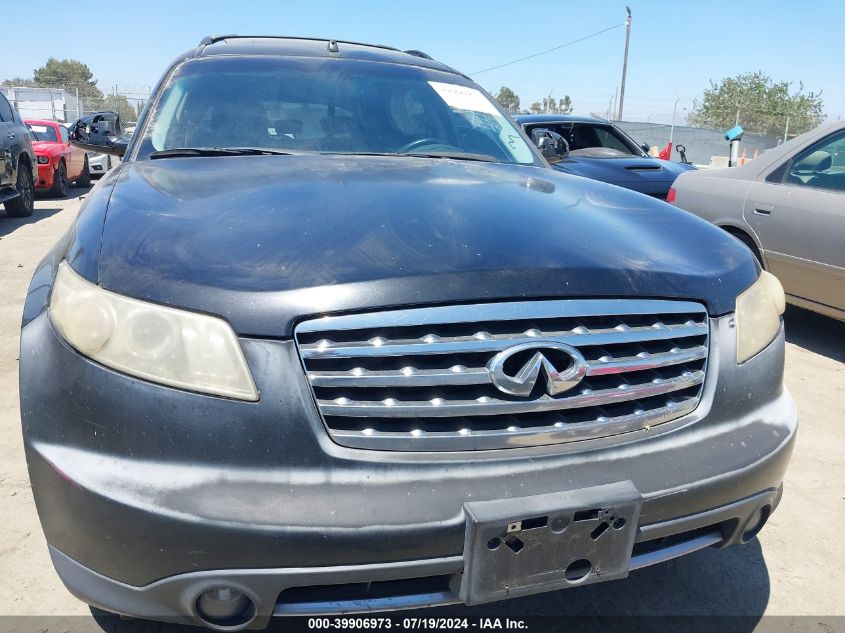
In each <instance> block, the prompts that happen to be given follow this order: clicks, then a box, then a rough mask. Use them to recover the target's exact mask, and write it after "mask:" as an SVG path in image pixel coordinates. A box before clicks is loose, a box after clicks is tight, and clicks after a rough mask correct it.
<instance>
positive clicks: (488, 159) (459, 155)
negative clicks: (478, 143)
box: [399, 152, 496, 163]
mask: <svg viewBox="0 0 845 633" xmlns="http://www.w3.org/2000/svg"><path fill="white" fill-rule="evenodd" d="M399 156H414V157H416V158H451V159H452V160H474V161H478V162H481V163H495V162H496V159H495V158H494V157H493V156H488V155H487V154H475V153H473V152H410V153H408V154H399Z"/></svg>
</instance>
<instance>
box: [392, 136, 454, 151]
mask: <svg viewBox="0 0 845 633" xmlns="http://www.w3.org/2000/svg"><path fill="white" fill-rule="evenodd" d="M426 145H442V146H444V147H449V148H451V149H454V150H456V151H458V152H460V151H461V148H460V147H455V146H454V145H452V144H451V143H447V142H446V141H444V140H442V139H439V138H434V137H425V138H418V139H417V140H415V141H411V142H410V143H406V144H405V145H403V146H402V147H400V148H399V150H398V152H399V153H400V154H407V153H409V152H410V151H411V150H414V149H417V148H418V147H425V146H426Z"/></svg>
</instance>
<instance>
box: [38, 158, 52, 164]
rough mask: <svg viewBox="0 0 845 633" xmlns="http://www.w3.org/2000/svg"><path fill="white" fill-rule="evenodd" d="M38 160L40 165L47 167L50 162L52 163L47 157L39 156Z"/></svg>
mask: <svg viewBox="0 0 845 633" xmlns="http://www.w3.org/2000/svg"><path fill="white" fill-rule="evenodd" d="M37 160H38V164H39V165H46V164H47V163H49V162H50V159H49V158H47V157H46V156H39V157H38V158H37Z"/></svg>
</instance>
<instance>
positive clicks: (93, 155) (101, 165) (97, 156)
mask: <svg viewBox="0 0 845 633" xmlns="http://www.w3.org/2000/svg"><path fill="white" fill-rule="evenodd" d="M117 161H118V159H117V158H116V157H113V156H111V155H110V154H103V153H101V152H94V151H91V152H88V165H89V168H90V169H91V177H92V178H98V179H99V178H102V177H103V176H104V175H105V174H106V172H108V171H109V170H110V169H111V168H112V164H113V163H115V162H117Z"/></svg>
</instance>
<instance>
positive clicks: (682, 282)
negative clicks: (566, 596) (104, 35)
mask: <svg viewBox="0 0 845 633" xmlns="http://www.w3.org/2000/svg"><path fill="white" fill-rule="evenodd" d="M150 103H151V104H152V105H151V106H150V107H149V108H148V109H147V112H146V113H145V114H144V116H143V117H142V120H141V121H139V123H138V127H137V130H136V132H135V134H134V135H133V137H132V139H131V140H129V141H127V140H126V139H124V138H121V137H118V136H106V137H105V138H102V139H100V140H99V141H97V143H98V144H99V147H100V148H101V151H103V152H110V153H113V154H116V155H123V157H124V161H123V162H122V163H121V164H120V165H119V166H117V167H116V168H115V169H113V170H112V171H111V172H109V174H108V175H107V176H106V178H105V180H104V181H102V182H101V183H100V184H99V185H98V186H97V187H95V188H94V189H93V190H92V191H91V194H90V195H89V196H88V198H87V200H86V201H85V203H84V206H83V207H82V209H81V210H80V213H79V216H78V217H77V218H76V220H75V223H74V225H73V226H72V230H71V231H69V233H68V234H67V236H66V237H65V238H64V239H63V240H62V241H61V242H60V243H59V244H57V245H56V246H55V248H54V249H53V250H52V252H51V253H50V254H49V255H48V256H47V258H46V259H45V260H44V261H43V262H42V264H41V265H40V266H39V268H38V269H37V271H36V272H35V275H34V277H33V282H32V285H31V287H30V291H29V294H28V296H27V301H26V305H25V309H24V318H23V329H22V333H21V355H20V358H21V360H20V403H21V415H22V418H23V428H24V443H25V447H26V452H27V459H28V466H29V473H30V479H31V483H32V491H33V494H34V497H35V500H36V504H37V506H38V511H39V516H40V519H41V523H42V526H43V529H44V532H45V534H46V537H47V541H48V543H49V549H50V554H51V556H52V560H53V564H54V565H55V567H56V570H57V571H58V574H59V576H60V577H61V578H62V580H63V581H64V583H65V584H66V586H67V587H68V588H69V589H70V591H71V592H72V593H73V594H74V595H76V596H78V597H79V598H81V599H82V600H85V601H86V602H88V603H90V604H92V605H96V606H97V607H99V608H101V609H105V610H108V611H112V612H118V613H123V614H127V615H133V616H139V617H145V618H155V619H164V620H171V621H177V622H187V623H194V624H206V625H210V626H217V627H221V628H222V627H226V630H236V629H240V628H245V627H251V628H261V627H263V626H265V625H267V623H268V621H269V618H270V617H271V615H286V614H312V615H313V614H330V613H348V612H355V611H363V612H366V613H370V612H371V611H373V610H379V609H397V608H408V607H419V606H428V605H436V604H446V603H453V602H459V601H460V602H464V603H467V604H479V603H483V602H488V601H491V600H499V599H504V598H509V597H516V596H521V595H526V594H530V593H535V592H539V591H549V590H552V589H560V588H564V587H571V586H575V585H583V584H589V583H593V582H599V581H605V580H613V579H616V578H622V577H624V576H626V575H627V574H628V572H629V570H631V569H637V568H640V567H644V566H646V565H651V564H654V563H657V562H660V561H664V560H668V559H670V558H674V557H676V556H680V555H683V554H687V553H690V552H692V551H695V550H698V549H700V548H703V547H707V546H714V547H722V546H726V545H729V544H733V543H742V542H747V541H749V540H750V539H752V538H754V535H755V534H757V532H758V531H759V530H760V529H761V528H762V527H763V525H764V524H765V522H766V520H767V519H768V517H769V515H770V514H771V512H772V511H773V510H774V509H775V507H776V506H777V504H778V502H779V500H780V497H781V490H782V488H781V482H782V480H783V476H784V471H785V469H786V465H787V462H788V460H789V456H790V452H791V450H792V446H793V441H794V437H795V429H796V412H795V408H794V406H793V404H792V401H791V400H790V397H789V395H788V394H787V392H786V391H785V390H784V388H783V385H782V373H783V354H784V335H783V327H782V321H781V317H780V313H781V312H782V310H783V304H782V299H783V295H782V290H781V289H780V288H779V286H778V284H777V281H776V280H775V279H774V278H773V277H772V276H771V275H769V274H768V273H765V272H762V273H761V271H760V268H759V266H758V264H757V262H756V260H755V259H754V257H753V256H752V255H751V253H749V252H748V250H747V249H746V248H745V247H744V246H742V245H741V244H739V243H738V242H737V241H736V240H734V239H733V238H731V237H730V236H729V235H726V234H725V233H724V232H723V231H721V230H719V229H717V228H716V227H713V226H712V225H710V224H708V223H706V222H704V221H702V220H700V219H698V218H696V217H694V216H693V215H691V214H688V213H679V212H678V211H677V210H676V209H672V208H670V207H669V206H668V205H666V204H664V203H662V202H659V201H657V200H652V199H649V198H648V197H646V196H640V195H637V194H634V193H632V192H630V191H626V190H624V189H620V188H618V187H612V186H609V185H606V184H604V183H600V182H595V181H591V180H587V179H584V178H577V177H573V176H569V175H567V174H563V173H559V172H557V171H555V170H553V169H550V168H549V166H548V163H547V162H546V161H544V160H543V159H542V157H541V155H540V154H539V153H538V151H537V149H536V148H534V147H533V145H532V144H531V143H530V142H529V140H528V139H527V138H526V137H525V136H524V135H523V133H522V132H520V131H519V130H518V129H517V127H515V126H514V125H513V124H512V123H511V121H510V119H509V118H508V117H507V115H505V114H504V113H503V112H502V111H501V110H500V109H499V107H498V106H497V105H496V103H495V101H494V100H493V99H492V98H491V97H490V96H489V95H487V94H486V93H484V92H483V91H482V90H481V89H480V88H479V87H478V86H477V85H476V84H475V83H473V82H472V80H470V79H469V78H467V77H466V76H464V75H461V74H459V73H457V72H456V71H454V70H452V69H451V68H449V67H448V66H445V65H443V64H441V63H439V62H437V61H435V60H433V59H431V58H430V57H428V56H426V55H424V54H422V53H419V52H416V51H414V52H401V51H398V50H395V49H391V48H386V47H377V46H367V45H363V44H353V43H347V42H340V41H327V40H317V39H290V38H271V37H255V38H249V37H237V36H226V37H220V38H206V39H204V40H203V41H202V43H201V44H200V45H199V47H198V48H196V49H192V50H191V51H189V52H187V53H186V54H185V55H184V56H181V57H180V58H178V59H177V60H176V61H175V62H174V63H173V65H172V66H171V67H170V68H169V69H168V70H167V71H166V74H165V76H164V79H163V80H162V81H161V83H160V84H159V87H158V88H157V89H156V91H155V94H153V95H152V97H151V100H150ZM76 142H77V143H81V144H82V145H83V146H84V147H85V148H86V149H93V145H92V139H91V138H90V136H87V137H86V136H84V135H80V137H79V138H77V141H76ZM221 183H225V186H221Z"/></svg>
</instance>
